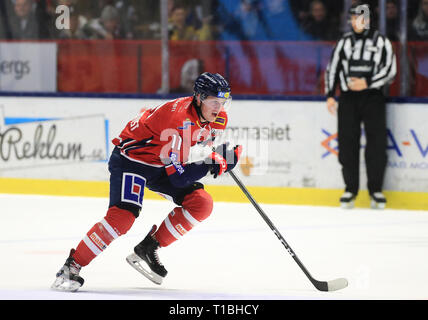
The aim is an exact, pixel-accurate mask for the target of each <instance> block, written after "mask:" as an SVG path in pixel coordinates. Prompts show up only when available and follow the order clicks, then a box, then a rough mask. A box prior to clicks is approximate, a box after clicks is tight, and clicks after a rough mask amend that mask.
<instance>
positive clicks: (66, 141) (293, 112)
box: [0, 97, 428, 192]
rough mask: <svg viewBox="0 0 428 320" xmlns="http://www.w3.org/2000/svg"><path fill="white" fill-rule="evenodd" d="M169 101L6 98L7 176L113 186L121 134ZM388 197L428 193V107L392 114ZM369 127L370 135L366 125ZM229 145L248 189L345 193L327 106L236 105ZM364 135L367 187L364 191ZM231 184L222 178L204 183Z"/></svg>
mask: <svg viewBox="0 0 428 320" xmlns="http://www.w3.org/2000/svg"><path fill="white" fill-rule="evenodd" d="M164 101H165V100H149V99H146V100H145V99H83V98H82V99H80V98H30V97H26V98H23V97H20V98H14V97H7V98H2V99H1V103H0V104H2V105H3V108H2V110H1V109H0V117H1V115H2V117H3V120H2V121H3V122H1V123H0V146H1V148H0V176H3V177H17V178H36V179H66V180H94V181H108V179H109V172H108V168H107V161H108V158H109V156H110V153H111V151H112V150H113V144H112V143H111V140H112V139H113V138H114V137H116V136H117V135H118V134H119V133H120V132H121V130H122V129H123V128H124V127H125V125H126V123H127V122H128V121H130V120H132V119H133V118H134V117H135V116H136V115H137V114H138V113H139V112H140V110H141V109H142V108H150V107H153V106H157V105H159V104H161V103H163V102H164ZM387 115H388V118H387V127H388V144H387V146H388V148H387V155H388V163H387V169H386V176H385V183H384V189H385V190H394V191H418V192H427V191H428V127H427V126H426V125H425V119H428V108H426V106H425V105H424V104H390V105H388V107H387ZM363 129H364V128H363ZM223 140H226V141H230V142H231V143H232V144H233V143H236V144H242V145H243V147H244V148H243V154H242V157H241V161H240V163H239V164H238V166H237V167H236V168H235V171H236V172H237V173H238V174H239V175H240V176H241V177H242V180H243V181H244V183H245V184H246V185H248V186H269V187H293V188H305V187H308V188H326V189H342V188H343V187H344V184H343V180H342V175H341V167H340V164H339V162H338V152H339V146H338V141H337V117H336V116H334V115H331V114H330V113H328V112H327V110H326V106H325V103H324V102H322V101H321V102H307V101H256V100H254V101H248V100H245V101H244V100H234V101H233V103H232V107H231V108H230V110H229V121H228V125H227V129H226V131H225V133H224V135H223ZM364 151H365V137H364V130H363V135H362V138H361V152H360V164H361V167H360V188H361V189H362V190H363V189H366V184H367V178H366V169H365V163H364ZM202 182H203V183H206V184H209V185H234V181H233V180H232V179H231V178H230V177H229V176H228V175H223V176H221V177H218V178H217V179H212V177H211V176H209V177H208V176H207V177H205V178H203V179H202Z"/></svg>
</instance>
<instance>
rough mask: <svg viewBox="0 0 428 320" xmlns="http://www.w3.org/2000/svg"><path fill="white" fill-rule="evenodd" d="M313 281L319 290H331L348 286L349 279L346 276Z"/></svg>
mask: <svg viewBox="0 0 428 320" xmlns="http://www.w3.org/2000/svg"><path fill="white" fill-rule="evenodd" d="M312 283H313V285H314V286H315V288H317V289H318V290H319V291H324V292H327V291H328V292H330V291H336V290H340V289H343V288H346V287H347V286H348V280H346V279H345V278H339V279H334V280H331V281H317V280H315V279H312Z"/></svg>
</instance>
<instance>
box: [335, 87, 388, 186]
mask: <svg viewBox="0 0 428 320" xmlns="http://www.w3.org/2000/svg"><path fill="white" fill-rule="evenodd" d="M385 109H386V106H385V97H384V95H383V93H382V92H381V91H380V90H376V89H372V90H364V91H360V92H352V91H351V92H344V93H342V94H341V96H340V98H339V108H338V139H339V162H340V164H341V165H342V175H343V179H344V182H345V186H346V189H345V190H346V191H349V192H352V193H354V194H357V193H358V189H359V174H360V170H359V169H360V148H361V145H360V137H361V123H363V124H364V133H365V137H366V146H365V153H364V155H365V164H366V170H367V188H368V191H369V193H370V194H371V193H374V192H379V191H382V185H383V179H384V175H385V168H386V162H387V155H386V147H387V145H386V144H387V129H386V112H385Z"/></svg>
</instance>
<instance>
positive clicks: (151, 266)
mask: <svg viewBox="0 0 428 320" xmlns="http://www.w3.org/2000/svg"><path fill="white" fill-rule="evenodd" d="M156 229H157V227H156V225H154V226H153V227H152V230H151V231H150V232H149V234H148V235H147V236H146V237H145V238H144V240H143V241H141V242H140V243H139V244H138V245H137V246H136V247H135V248H134V253H131V254H130V255H129V256H127V257H126V261H128V263H129V264H130V265H131V266H132V267H133V268H134V269H135V270H137V271H138V272H140V273H141V274H142V275H144V276H145V277H146V278H147V279H149V280H151V281H153V282H154V283H156V284H159V285H160V284H161V283H162V280H163V278H165V276H166V274H167V273H168V271H166V269H165V267H164V266H163V265H162V263H161V262H160V261H159V257H158V254H157V250H158V249H159V242H157V240H156V239H155V238H154V237H153V234H154V233H155V231H156Z"/></svg>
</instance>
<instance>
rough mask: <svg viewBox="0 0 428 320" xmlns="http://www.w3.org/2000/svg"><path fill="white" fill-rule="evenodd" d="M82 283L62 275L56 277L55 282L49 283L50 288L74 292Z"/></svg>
mask: <svg viewBox="0 0 428 320" xmlns="http://www.w3.org/2000/svg"><path fill="white" fill-rule="evenodd" d="M81 286H82V285H81V284H80V283H79V282H77V281H73V280H69V279H66V278H63V277H58V278H56V280H55V282H54V283H53V284H52V285H51V289H52V290H56V291H63V292H76V291H77V290H79V288H80V287H81Z"/></svg>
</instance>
